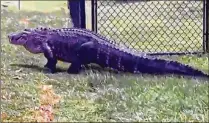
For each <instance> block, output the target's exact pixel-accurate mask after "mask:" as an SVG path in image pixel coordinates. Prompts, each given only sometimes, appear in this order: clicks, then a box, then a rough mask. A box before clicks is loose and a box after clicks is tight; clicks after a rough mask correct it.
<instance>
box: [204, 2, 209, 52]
mask: <svg viewBox="0 0 209 123" xmlns="http://www.w3.org/2000/svg"><path fill="white" fill-rule="evenodd" d="M205 2H206V3H205V31H206V32H205V43H206V52H207V53H209V38H208V37H209V26H208V25H209V19H208V18H209V15H208V14H209V12H208V11H209V2H208V1H207V0H205Z"/></svg>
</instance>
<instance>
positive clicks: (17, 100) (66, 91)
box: [1, 10, 209, 122]
mask: <svg viewBox="0 0 209 123" xmlns="http://www.w3.org/2000/svg"><path fill="white" fill-rule="evenodd" d="M1 16H2V18H1V19H2V20H1V25H2V30H1V48H2V50H1V112H2V114H1V116H2V118H3V119H1V120H2V121H5V122H6V121H16V122H17V121H25V122H26V121H35V120H37V119H33V118H31V116H32V115H34V112H33V110H35V107H39V106H41V104H42V103H41V102H42V101H43V99H42V98H41V97H40V95H41V94H40V88H39V87H40V85H52V87H53V90H54V93H56V94H57V95H59V96H60V97H61V99H60V100H59V102H58V103H56V104H55V105H53V113H54V117H53V118H52V119H53V121H54V122H65V121H181V122H184V121H187V122H188V121H197V122H207V121H209V119H208V115H209V114H208V113H209V112H208V81H207V80H203V79H191V78H183V77H182V78H177V77H172V76H170V77H168V76H167V77H165V76H151V75H133V74H127V73H121V74H115V73H111V72H108V71H102V70H95V69H90V70H84V71H83V72H82V73H81V74H79V75H70V74H67V73H66V72H65V71H66V70H67V68H68V66H69V64H66V63H62V62H59V63H58V67H59V68H60V72H58V73H56V74H50V73H47V71H46V70H45V69H44V68H43V65H44V64H45V62H46V60H45V58H44V56H43V55H42V54H40V55H33V54H31V53H29V52H28V51H26V50H25V49H24V48H22V47H17V46H13V45H11V44H9V43H8V40H7V38H6V35H7V34H8V33H10V32H14V31H18V30H22V29H24V28H27V27H37V26H50V27H58V28H59V27H67V26H71V25H70V23H66V21H67V20H68V19H66V18H67V15H66V13H63V11H61V10H56V11H53V12H47V13H46V12H38V11H37V12H33V11H20V12H18V11H14V12H13V11H6V10H5V11H2V13H1ZM207 55H208V54H206V55H202V56H191V55H190V56H175V57H174V56H173V57H163V58H166V59H173V60H177V61H180V62H182V63H185V64H189V65H191V66H193V67H195V68H198V69H200V70H202V71H204V72H206V73H208V58H207ZM90 84H91V85H93V88H92V87H91V86H90ZM45 93H46V92H45Z"/></svg>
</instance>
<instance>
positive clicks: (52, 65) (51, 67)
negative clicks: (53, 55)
mask: <svg viewBox="0 0 209 123" xmlns="http://www.w3.org/2000/svg"><path fill="white" fill-rule="evenodd" d="M56 63H57V60H51V61H50V60H48V62H47V63H46V64H45V65H44V67H45V68H48V69H49V72H50V73H56V72H57V70H56Z"/></svg>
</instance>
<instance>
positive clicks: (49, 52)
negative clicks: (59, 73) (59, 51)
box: [42, 44, 57, 73]
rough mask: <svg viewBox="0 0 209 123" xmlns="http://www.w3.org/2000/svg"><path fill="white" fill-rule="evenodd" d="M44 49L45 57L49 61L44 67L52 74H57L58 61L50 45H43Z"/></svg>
mask: <svg viewBox="0 0 209 123" xmlns="http://www.w3.org/2000/svg"><path fill="white" fill-rule="evenodd" d="M42 49H43V51H44V56H45V58H46V59H47V63H46V64H45V65H44V67H46V68H48V69H49V70H50V72H51V73H55V72H56V64H57V59H56V58H55V57H54V55H53V52H52V50H51V48H50V47H49V46H48V44H43V47H42Z"/></svg>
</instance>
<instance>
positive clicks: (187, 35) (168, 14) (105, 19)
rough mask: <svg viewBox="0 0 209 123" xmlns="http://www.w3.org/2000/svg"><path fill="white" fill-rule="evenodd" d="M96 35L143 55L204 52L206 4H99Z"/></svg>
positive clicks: (110, 2)
mask: <svg viewBox="0 0 209 123" xmlns="http://www.w3.org/2000/svg"><path fill="white" fill-rule="evenodd" d="M97 32H98V33H101V34H103V35H105V36H107V37H109V38H111V39H113V40H114V41H115V43H117V44H120V43H123V44H125V45H126V46H127V47H129V48H134V49H137V50H138V51H142V52H150V53H153V52H174V53H179V52H202V51H203V1H140V2H135V1H130V2H128V1H126V2H125V1H97Z"/></svg>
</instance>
